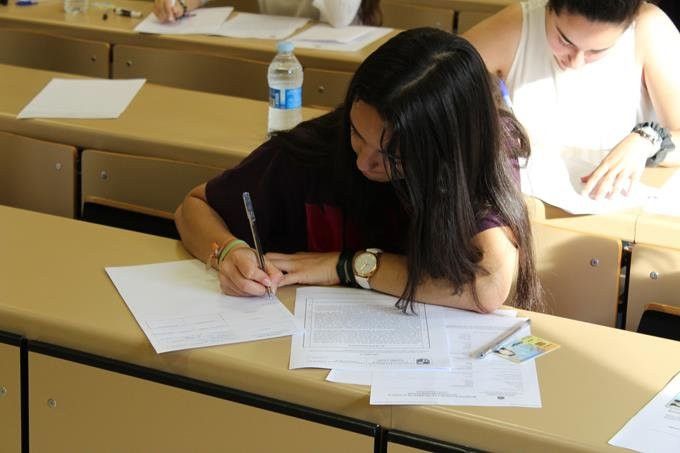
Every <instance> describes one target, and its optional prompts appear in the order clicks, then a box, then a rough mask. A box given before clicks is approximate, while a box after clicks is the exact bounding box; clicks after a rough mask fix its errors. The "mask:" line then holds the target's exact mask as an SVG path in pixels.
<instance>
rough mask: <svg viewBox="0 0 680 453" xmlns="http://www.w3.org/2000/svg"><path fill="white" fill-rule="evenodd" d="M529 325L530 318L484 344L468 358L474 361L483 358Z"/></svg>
mask: <svg viewBox="0 0 680 453" xmlns="http://www.w3.org/2000/svg"><path fill="white" fill-rule="evenodd" d="M529 324H531V319H530V318H527V319H525V320H523V321H520V322H518V323H517V324H515V325H514V326H512V327H511V328H510V329H508V330H507V331H505V332H503V333H502V334H500V335H499V336H497V337H496V338H494V339H493V340H491V341H490V342H488V343H487V344H485V345H484V346H482V347H481V348H479V349H477V350H475V351H472V352H471V353H470V357H472V358H474V359H482V358H484V357H485V356H486V355H487V354H488V353H490V352H491V351H493V350H494V349H496V348H498V347H499V346H500V345H502V344H503V343H504V342H505V340H507V339H508V338H510V337H511V336H513V335H514V334H516V333H517V332H519V330H520V329H521V328H522V327H524V326H526V325H529Z"/></svg>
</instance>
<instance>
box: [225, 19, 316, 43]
mask: <svg viewBox="0 0 680 453" xmlns="http://www.w3.org/2000/svg"><path fill="white" fill-rule="evenodd" d="M307 22H309V19H306V18H304V17H286V16H269V15H266V14H250V13H238V14H236V15H235V16H234V17H232V18H231V19H229V20H228V21H226V22H224V23H223V24H222V25H221V26H220V28H219V29H218V30H217V32H216V33H215V34H216V35H219V36H228V37H230V38H256V39H284V38H287V37H288V36H290V35H292V34H293V33H295V31H296V30H297V29H299V28H302V27H304V26H305V25H306V24H307Z"/></svg>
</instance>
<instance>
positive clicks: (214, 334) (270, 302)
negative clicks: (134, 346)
mask: <svg viewBox="0 0 680 453" xmlns="http://www.w3.org/2000/svg"><path fill="white" fill-rule="evenodd" d="M106 272H107V273H108V275H109V278H111V280H112V281H113V284H114V285H115V286H116V289H117V290H118V293H120V295H121V297H122V298H123V300H124V301H125V303H126V304H127V306H128V308H129V309H130V311H131V312H132V315H133V316H134V317H135V319H136V320H137V323H138V324H139V326H140V327H141V328H142V331H144V334H145V335H146V336H147V338H148V339H149V341H150V342H151V345H152V346H153V348H154V349H155V350H156V352H158V353H161V352H168V351H177V350H181V349H189V348H200V347H204V346H214V345H221V344H229V343H241V342H244V341H253V340H262V339H265V338H275V337H282V336H286V335H291V334H293V333H295V332H296V331H299V330H300V329H298V327H297V324H296V322H295V319H294V318H293V315H291V313H290V312H289V311H288V309H286V307H284V306H283V304H281V302H280V301H279V300H278V299H277V298H273V299H269V298H267V297H232V296H226V295H224V294H222V293H221V292H220V286H219V282H218V279H217V273H216V272H215V271H214V270H210V271H206V269H205V265H204V264H203V263H202V262H200V261H198V260H185V261H173V262H169V263H159V264H147V265H141V266H125V267H107V268H106Z"/></svg>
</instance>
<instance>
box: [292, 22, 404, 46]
mask: <svg viewBox="0 0 680 453" xmlns="http://www.w3.org/2000/svg"><path fill="white" fill-rule="evenodd" d="M391 31H392V29H391V28H386V27H369V26H365V25H350V26H349V27H341V28H333V27H331V26H330V25H325V24H318V25H314V26H312V27H309V28H308V29H307V30H304V31H303V32H301V33H299V34H297V35H295V36H293V37H292V38H291V39H290V41H292V42H293V43H295V47H297V48H302V49H321V50H329V51H339V52H355V51H357V50H360V49H362V48H363V47H365V46H367V45H368V44H370V43H372V42H373V41H375V40H377V39H380V38H382V37H383V36H385V35H386V34H388V33H389V32H391Z"/></svg>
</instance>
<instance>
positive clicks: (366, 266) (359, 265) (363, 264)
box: [354, 252, 378, 277]
mask: <svg viewBox="0 0 680 453" xmlns="http://www.w3.org/2000/svg"><path fill="white" fill-rule="evenodd" d="M377 267H378V258H377V257H376V256H375V255H374V254H373V253H368V252H364V253H361V254H359V255H357V257H356V258H355V259H354V273H355V274H356V275H358V276H360V277H370V276H371V275H372V274H373V272H375V269H376V268H377Z"/></svg>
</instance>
